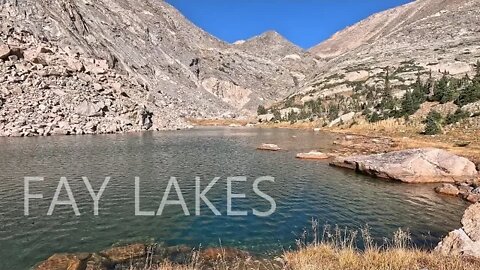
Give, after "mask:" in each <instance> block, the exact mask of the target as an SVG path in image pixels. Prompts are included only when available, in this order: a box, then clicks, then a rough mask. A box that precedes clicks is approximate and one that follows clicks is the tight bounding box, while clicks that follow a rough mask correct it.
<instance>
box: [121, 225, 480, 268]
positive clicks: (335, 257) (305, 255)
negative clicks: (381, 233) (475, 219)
mask: <svg viewBox="0 0 480 270" xmlns="http://www.w3.org/2000/svg"><path fill="white" fill-rule="evenodd" d="M357 236H358V231H351V230H348V229H339V228H338V227H335V228H334V229H331V228H330V227H329V226H328V225H327V226H325V227H324V228H323V231H322V232H319V230H318V222H317V221H315V220H312V230H311V232H310V233H308V234H307V232H306V231H304V234H303V236H302V239H299V240H297V245H298V249H297V250H295V251H288V252H285V253H284V254H283V261H284V263H283V264H279V263H278V261H277V263H270V264H269V263H268V262H267V263H265V260H264V261H263V262H261V263H259V261H255V260H252V259H251V258H237V259H234V260H232V258H228V259H227V257H224V256H222V254H219V257H218V260H215V261H214V262H213V264H212V261H210V262H209V263H207V264H204V263H202V261H201V259H200V258H198V257H197V256H195V255H194V256H193V258H195V259H194V260H193V261H192V263H191V264H189V265H177V264H172V263H170V262H164V263H162V264H160V265H155V266H150V267H148V268H142V270H207V269H208V270H240V269H242V270H243V269H244V270H247V269H248V270H280V269H282V270H478V269H480V261H475V260H469V259H466V258H461V257H453V256H452V257H446V256H443V255H441V254H439V253H436V252H433V251H423V250H420V249H417V248H414V247H412V245H411V240H410V234H409V233H408V232H405V231H402V230H398V231H397V232H395V234H394V235H393V238H392V239H391V240H385V241H384V243H383V244H382V246H378V245H377V244H375V242H374V241H373V239H372V237H371V235H370V232H369V229H368V227H366V228H364V229H362V230H360V238H361V239H360V240H361V242H362V244H363V246H364V249H363V250H360V249H358V248H357V238H358V237H357ZM307 238H308V239H310V240H309V242H308V244H307V241H306V240H305V239H307ZM270 261H271V262H273V261H274V260H270ZM129 270H140V269H138V268H130V269H129Z"/></svg>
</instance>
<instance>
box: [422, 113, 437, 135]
mask: <svg viewBox="0 0 480 270" xmlns="http://www.w3.org/2000/svg"><path fill="white" fill-rule="evenodd" d="M441 121H442V115H441V114H440V113H438V112H437V111H430V113H428V115H427V118H426V119H425V131H424V132H423V133H424V134H425V135H435V134H438V133H440V132H441V131H442V124H441Z"/></svg>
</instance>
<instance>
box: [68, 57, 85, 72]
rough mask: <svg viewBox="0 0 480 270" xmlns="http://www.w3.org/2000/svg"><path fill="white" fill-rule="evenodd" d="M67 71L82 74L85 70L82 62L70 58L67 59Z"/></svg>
mask: <svg viewBox="0 0 480 270" xmlns="http://www.w3.org/2000/svg"><path fill="white" fill-rule="evenodd" d="M66 60H67V70H68V71H71V72H81V71H84V70H85V67H84V66H83V63H82V61H80V60H78V59H76V58H74V57H68V58H67V59H66Z"/></svg>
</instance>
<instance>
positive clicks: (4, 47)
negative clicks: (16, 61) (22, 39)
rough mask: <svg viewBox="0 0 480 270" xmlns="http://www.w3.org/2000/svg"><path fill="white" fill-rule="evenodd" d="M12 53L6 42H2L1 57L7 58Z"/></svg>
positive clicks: (0, 46) (0, 47)
mask: <svg viewBox="0 0 480 270" xmlns="http://www.w3.org/2000/svg"><path fill="white" fill-rule="evenodd" d="M10 54H11V50H10V47H9V46H8V45H6V44H0V59H2V60H7V59H8V56H10Z"/></svg>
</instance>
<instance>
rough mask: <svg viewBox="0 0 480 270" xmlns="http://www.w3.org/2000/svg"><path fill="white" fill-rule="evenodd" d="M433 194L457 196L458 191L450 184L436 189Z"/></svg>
mask: <svg viewBox="0 0 480 270" xmlns="http://www.w3.org/2000/svg"><path fill="white" fill-rule="evenodd" d="M435 192H437V193H440V194H445V195H450V196H457V195H458V194H459V193H460V190H459V189H458V188H457V187H456V186H454V185H452V184H443V186H441V187H436V188H435Z"/></svg>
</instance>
